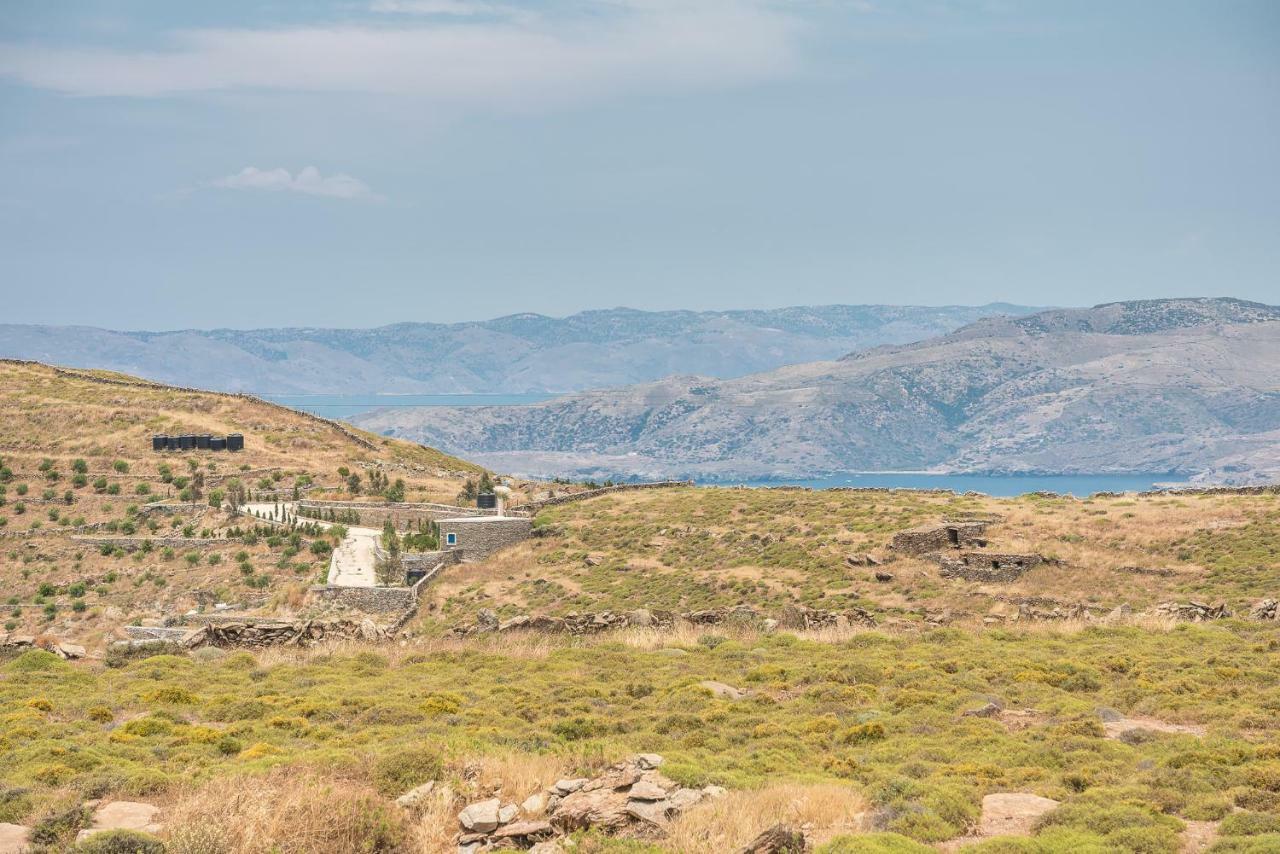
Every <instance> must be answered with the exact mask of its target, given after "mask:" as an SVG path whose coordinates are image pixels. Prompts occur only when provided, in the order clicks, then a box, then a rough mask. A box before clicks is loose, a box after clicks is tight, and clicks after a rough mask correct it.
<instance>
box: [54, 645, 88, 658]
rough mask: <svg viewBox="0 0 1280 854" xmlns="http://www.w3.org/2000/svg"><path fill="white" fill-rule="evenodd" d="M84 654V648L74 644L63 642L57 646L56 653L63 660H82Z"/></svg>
mask: <svg viewBox="0 0 1280 854" xmlns="http://www.w3.org/2000/svg"><path fill="white" fill-rule="evenodd" d="M85 652H86V650H85V648H84V647H82V646H80V645H79V644H76V643H66V642H65V641H64V642H62V643H60V644H58V646H57V653H58V654H59V655H60V656H62V657H63V658H84V656H85Z"/></svg>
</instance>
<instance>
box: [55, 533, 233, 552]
mask: <svg viewBox="0 0 1280 854" xmlns="http://www.w3.org/2000/svg"><path fill="white" fill-rule="evenodd" d="M71 540H72V542H76V543H80V544H82V545H86V546H93V547H94V548H100V547H102V546H111V547H112V548H119V549H124V550H125V551H127V552H134V551H137V550H138V549H140V548H142V547H143V544H144V543H150V544H151V546H152V548H157V549H163V548H171V549H200V548H208V547H210V546H225V545H228V544H231V543H234V542H235V540H227V539H219V538H217V537H212V538H207V537H72V538H71Z"/></svg>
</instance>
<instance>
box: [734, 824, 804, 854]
mask: <svg viewBox="0 0 1280 854" xmlns="http://www.w3.org/2000/svg"><path fill="white" fill-rule="evenodd" d="M808 850H809V841H808V840H807V839H805V838H804V834H803V833H801V832H800V831H799V830H796V829H795V828H794V827H791V826H790V825H787V824H775V825H774V826H773V827H771V828H769V829H768V830H766V831H765V832H764V833H761V834H760V835H759V836H757V837H756V838H755V839H753V840H751V842H749V843H748V844H747V847H745V848H743V849H742V850H741V851H740V852H739V854H804V852H805V851H808Z"/></svg>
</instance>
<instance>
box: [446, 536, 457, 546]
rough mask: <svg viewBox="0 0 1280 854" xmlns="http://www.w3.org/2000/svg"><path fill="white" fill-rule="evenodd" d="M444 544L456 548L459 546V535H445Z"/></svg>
mask: <svg viewBox="0 0 1280 854" xmlns="http://www.w3.org/2000/svg"><path fill="white" fill-rule="evenodd" d="M444 544H445V545H446V546H456V545H457V544H458V535H457V534H445V535H444Z"/></svg>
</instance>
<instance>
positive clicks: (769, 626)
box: [450, 605, 876, 637]
mask: <svg viewBox="0 0 1280 854" xmlns="http://www.w3.org/2000/svg"><path fill="white" fill-rule="evenodd" d="M682 623H683V624H686V625H693V626H717V625H725V624H737V625H743V626H755V627H757V628H760V629H762V630H764V631H772V630H774V629H777V628H780V627H781V628H786V629H823V628H845V627H848V626H850V625H860V626H875V625H876V619H875V617H874V616H873V615H872V614H871V612H870V611H867V610H864V609H862V608H851V609H849V610H846V611H839V612H837V611H824V610H821V609H819V608H810V607H808V606H805V605H788V606H787V607H785V608H784V609H783V610H782V611H781V612H780V613H779V614H778V616H777V617H776V618H773V617H765V616H764V615H763V614H762V613H761V612H759V611H757V610H756V609H755V608H752V607H751V606H749V605H737V606H734V607H732V608H712V609H708V610H705V611H685V612H683V613H677V612H675V611H662V610H656V609H655V610H650V609H648V608H637V609H636V610H634V611H618V612H614V611H600V612H598V613H594V614H576V613H571V614H566V615H565V616H563V617H550V616H546V615H543V614H536V615H519V616H515V617H510V618H508V619H506V620H500V619H498V615H497V614H495V613H494V612H493V611H490V610H488V609H484V610H481V611H480V612H479V613H478V614H477V615H476V621H475V622H474V623H470V624H464V625H459V626H454V627H453V628H452V629H451V630H450V634H452V635H454V636H455V637H468V636H471V635H477V634H483V633H486V632H511V631H529V632H545V633H548V634H570V635H591V634H598V633H600V632H606V631H613V630H617V629H627V628H647V629H657V630H659V631H670V630H671V629H673V628H675V627H676V625H677V624H682Z"/></svg>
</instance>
